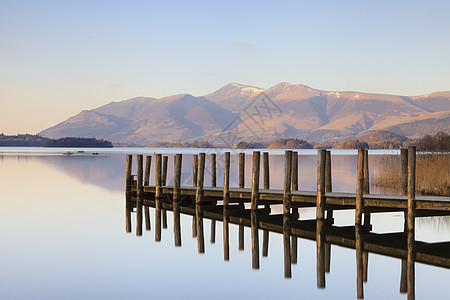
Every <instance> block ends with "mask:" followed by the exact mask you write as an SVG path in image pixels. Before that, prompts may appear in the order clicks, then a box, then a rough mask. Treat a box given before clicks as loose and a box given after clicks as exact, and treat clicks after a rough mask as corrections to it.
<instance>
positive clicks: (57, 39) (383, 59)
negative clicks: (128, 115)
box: [0, 0, 450, 134]
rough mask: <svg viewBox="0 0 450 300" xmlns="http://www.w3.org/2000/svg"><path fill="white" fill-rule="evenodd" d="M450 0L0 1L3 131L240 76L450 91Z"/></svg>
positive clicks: (250, 80) (32, 129)
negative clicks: (110, 104)
mask: <svg viewBox="0 0 450 300" xmlns="http://www.w3.org/2000/svg"><path fill="white" fill-rule="evenodd" d="M449 16H450V1H448V0H441V1H436V0H428V1H425V0H423V1H414V0H409V1H401V0H397V1H384V0H382V1H374V0H372V1H369V0H365V1H364V0H359V1H331V0H329V1H242V0H241V1H223V2H218V1H123V0H122V1H93V0H91V1H62V0H59V1H42V0H41V1H21V0H15V1H5V0H0V41H1V47H0V101H1V107H2V109H1V110H0V132H4V133H6V134H16V133H19V132H21V133H24V132H28V133H37V132H39V131H41V130H43V129H45V128H47V127H49V126H52V125H55V124H56V123H58V122H61V121H63V120H65V119H66V118H68V117H69V116H72V115H75V114H77V113H78V112H80V111H81V110H83V109H91V108H94V107H97V106H100V105H102V104H106V103H108V102H111V101H120V100H123V99H128V98H132V97H136V96H149V97H164V96H169V95H173V94H179V93H191V94H193V95H203V94H206V93H209V92H212V91H215V90H217V89H219V88H220V87H222V86H224V85H226V84H228V83H231V82H238V83H243V84H249V85H253V86H258V87H262V88H268V87H271V86H273V85H275V84H277V83H279V82H282V81H286V82H290V83H302V84H306V85H309V86H311V87H314V88H318V89H323V90H356V91H364V92H379V93H390V94H401V95H420V94H426V93H430V92H435V91H443V90H450V18H449Z"/></svg>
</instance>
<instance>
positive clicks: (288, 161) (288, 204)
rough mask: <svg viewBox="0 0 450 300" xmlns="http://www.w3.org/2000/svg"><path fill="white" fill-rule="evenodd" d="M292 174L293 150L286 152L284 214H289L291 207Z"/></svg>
mask: <svg viewBox="0 0 450 300" xmlns="http://www.w3.org/2000/svg"><path fill="white" fill-rule="evenodd" d="M291 174H292V151H291V150H286V151H285V152H284V190H283V215H289V212H290V209H291Z"/></svg>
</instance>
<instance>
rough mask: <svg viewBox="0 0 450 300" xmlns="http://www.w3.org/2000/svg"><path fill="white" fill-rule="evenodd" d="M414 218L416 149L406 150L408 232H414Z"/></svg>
mask: <svg viewBox="0 0 450 300" xmlns="http://www.w3.org/2000/svg"><path fill="white" fill-rule="evenodd" d="M415 217H416V147H409V148H408V218H407V219H408V222H407V225H408V227H407V228H408V231H414V220H415Z"/></svg>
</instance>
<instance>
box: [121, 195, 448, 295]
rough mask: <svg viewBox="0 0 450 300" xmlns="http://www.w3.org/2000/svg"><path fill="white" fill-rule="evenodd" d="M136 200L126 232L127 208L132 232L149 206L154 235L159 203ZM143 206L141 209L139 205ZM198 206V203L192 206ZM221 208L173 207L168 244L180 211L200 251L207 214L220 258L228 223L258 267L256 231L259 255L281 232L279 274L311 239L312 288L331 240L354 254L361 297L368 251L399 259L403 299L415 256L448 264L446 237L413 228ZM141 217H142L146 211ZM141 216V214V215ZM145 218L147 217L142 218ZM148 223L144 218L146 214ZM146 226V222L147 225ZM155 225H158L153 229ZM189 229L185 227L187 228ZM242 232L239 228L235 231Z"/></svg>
mask: <svg viewBox="0 0 450 300" xmlns="http://www.w3.org/2000/svg"><path fill="white" fill-rule="evenodd" d="M144 202H145V203H144V204H145V205H144V204H143V203H142V200H138V199H136V198H130V197H129V198H127V201H126V203H127V204H126V231H127V232H131V230H130V229H131V214H132V213H135V214H136V224H137V225H136V235H137V236H139V235H141V234H142V211H143V210H144V211H145V210H146V209H149V210H150V211H151V210H153V211H154V212H155V228H156V231H157V238H155V240H157V241H160V240H161V227H160V225H158V224H159V223H160V220H158V219H160V218H161V213H160V210H161V209H160V208H156V209H155V206H156V201H155V200H147V199H145V200H144ZM142 206H143V209H142ZM162 207H164V208H165V209H166V210H170V209H171V208H172V204H170V203H168V202H166V203H162ZM198 207H200V209H199V208H198ZM227 207H228V208H225V206H222V205H221V202H218V204H217V203H212V204H211V203H209V204H205V205H198V206H197V207H193V206H192V205H191V206H182V205H179V206H177V207H176V212H175V213H174V214H173V218H174V221H173V222H174V223H173V225H174V226H173V228H174V230H173V236H174V245H175V246H177V247H178V246H181V230H182V228H181V223H180V213H182V214H185V215H189V216H192V217H193V219H194V220H195V224H196V226H193V227H192V228H191V229H190V230H192V232H196V234H195V236H196V238H197V243H198V244H197V245H198V249H197V251H198V253H204V252H205V247H204V243H205V240H204V226H203V222H204V219H207V220H210V221H211V224H213V221H214V224H215V222H216V221H219V222H220V221H222V223H223V259H224V260H225V261H227V260H229V259H230V234H229V232H230V230H229V228H230V224H233V225H237V226H238V227H239V228H242V229H243V228H244V227H250V231H251V245H252V251H251V255H252V268H253V269H259V268H260V263H259V262H260V261H259V259H260V251H259V232H260V231H262V232H263V243H262V245H263V246H262V247H263V249H262V256H268V255H269V251H268V248H269V238H270V237H271V234H282V236H283V239H282V240H283V248H284V251H283V253H284V254H283V256H284V277H286V278H290V277H292V276H293V274H292V268H291V267H292V265H293V264H296V263H297V255H298V249H297V241H298V239H308V240H315V241H316V250H317V251H316V265H317V268H316V275H317V278H316V283H317V288H325V287H326V274H327V273H329V272H330V269H331V263H332V262H331V256H332V255H331V250H332V247H331V245H337V246H341V247H346V248H352V249H355V259H356V280H355V285H356V297H357V298H358V299H362V298H364V283H365V282H367V281H368V276H367V274H368V268H369V253H376V254H382V255H386V256H390V257H394V258H399V259H400V260H401V263H400V264H399V266H400V267H401V272H400V274H401V276H400V278H399V283H400V286H399V291H400V293H407V294H408V299H414V297H415V290H414V287H415V262H416V261H417V262H421V263H425V264H430V265H434V266H438V267H443V268H447V269H448V268H450V253H449V252H448V251H447V250H448V249H450V242H441V243H437V244H428V243H423V242H418V241H415V237H414V232H406V231H405V232H400V233H391V234H375V233H372V232H371V231H370V225H369V224H366V225H362V226H345V227H337V226H335V225H334V224H333V218H332V217H331V215H328V217H327V218H326V219H325V220H302V219H301V218H300V216H301V211H302V210H301V209H300V213H299V212H298V211H297V209H294V210H293V211H292V213H291V214H289V215H288V216H286V215H285V216H283V215H276V214H275V215H274V214H272V213H271V209H270V207H265V208H260V209H258V210H257V211H251V210H250V209H245V208H244V206H242V205H240V204H236V203H234V204H230V205H228V206H227ZM146 218H147V217H146ZM146 220H147V219H146ZM146 222H147V221H146ZM148 222H149V223H150V218H149V217H148ZM147 228H148V230H150V229H151V228H150V226H148V227H147ZM158 228H159V229H158ZM212 228H213V230H211V240H212V241H213V242H211V243H214V242H215V226H214V227H212ZM188 230H189V229H188ZM241 232H242V234H241ZM243 232H244V231H243V230H242V231H241V230H239V234H238V239H239V241H238V244H239V248H241V246H242V248H243V245H244V235H243Z"/></svg>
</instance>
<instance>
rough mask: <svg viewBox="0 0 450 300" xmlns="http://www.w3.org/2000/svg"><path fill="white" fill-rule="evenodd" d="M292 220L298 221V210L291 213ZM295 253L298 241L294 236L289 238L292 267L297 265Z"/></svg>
mask: <svg viewBox="0 0 450 300" xmlns="http://www.w3.org/2000/svg"><path fill="white" fill-rule="evenodd" d="M292 218H293V219H294V220H298V210H295V211H293V212H292ZM297 253H298V239H297V237H296V236H294V235H293V236H291V263H292V264H293V265H295V264H297Z"/></svg>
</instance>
